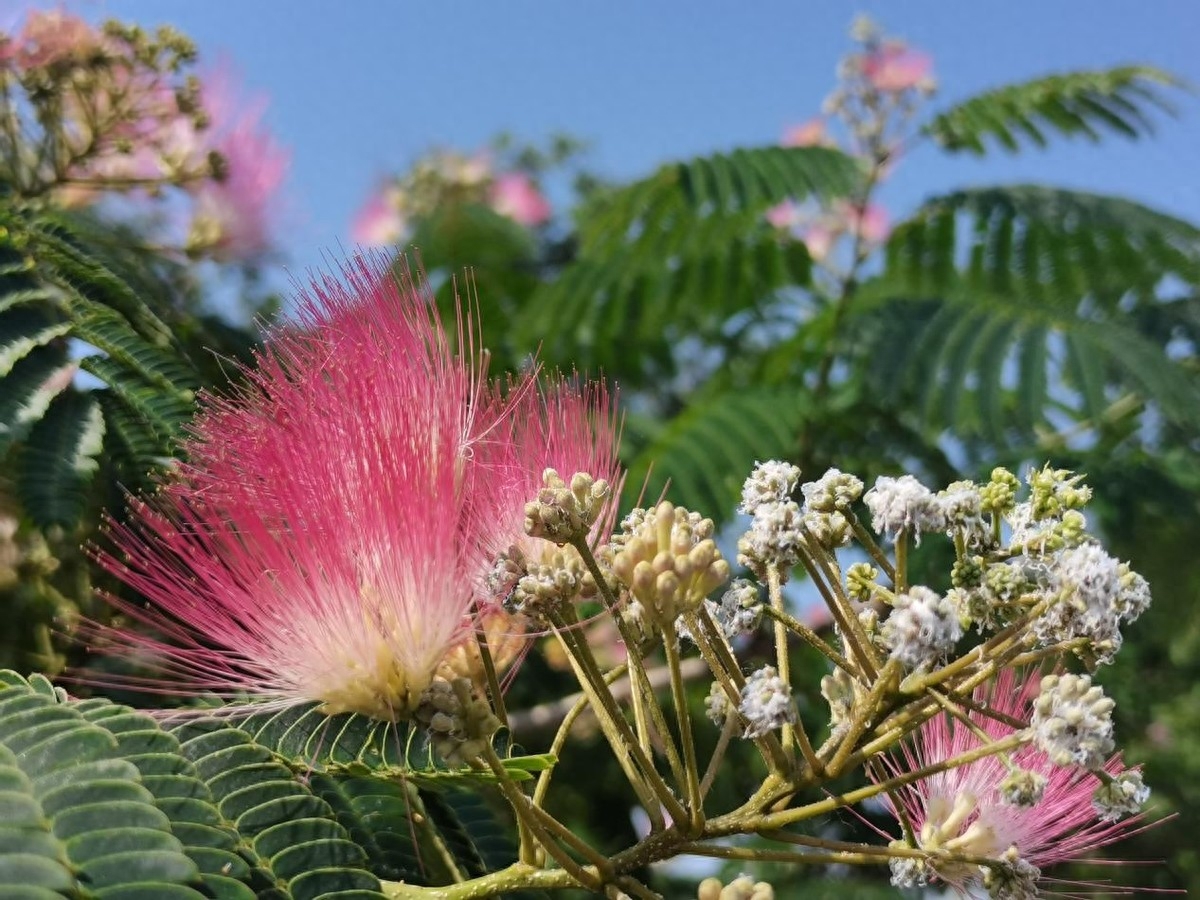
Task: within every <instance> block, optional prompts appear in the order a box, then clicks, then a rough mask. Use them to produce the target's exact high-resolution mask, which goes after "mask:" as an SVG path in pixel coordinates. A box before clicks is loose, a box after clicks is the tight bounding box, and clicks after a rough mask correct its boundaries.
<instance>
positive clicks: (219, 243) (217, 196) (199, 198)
mask: <svg viewBox="0 0 1200 900" xmlns="http://www.w3.org/2000/svg"><path fill="white" fill-rule="evenodd" d="M204 102H205V108H206V109H207V110H208V112H209V115H210V116H211V117H212V123H211V125H210V126H209V128H208V129H206V130H205V131H204V132H203V133H202V136H203V139H204V142H205V143H204V147H205V152H206V153H207V151H209V150H211V151H215V152H216V153H218V154H220V156H221V158H222V160H223V161H224V172H223V175H224V177H222V178H206V179H204V180H202V181H199V182H196V183H195V184H194V186H193V188H192V194H193V198H194V201H195V206H194V210H193V215H192V225H191V234H190V236H189V239H188V244H189V247H191V248H193V249H203V250H204V251H206V252H207V253H208V254H209V255H211V256H213V257H214V258H216V259H221V260H233V259H248V258H252V257H255V256H258V255H261V254H262V253H264V252H266V251H267V250H269V249H270V247H271V226H272V224H273V222H272V218H273V213H274V204H275V202H276V199H277V195H278V193H279V189H280V188H281V187H282V185H283V180H284V176H285V175H286V174H287V169H288V165H289V162H290V154H289V153H288V152H287V151H286V150H285V149H283V148H282V147H281V146H280V145H279V144H278V143H277V142H276V141H275V139H274V138H273V137H272V136H271V134H270V132H268V131H267V130H266V128H265V127H264V126H263V125H262V122H261V119H262V113H263V109H264V106H265V104H264V103H263V102H262V101H259V102H257V103H255V104H253V105H252V106H249V107H247V108H244V109H242V110H241V111H235V108H234V105H233V100H232V91H231V89H230V86H229V81H228V75H226V74H224V73H219V74H218V76H217V77H216V78H215V79H214V80H213V81H212V83H211V84H210V85H209V86H208V87H207V89H206V90H205V92H204Z"/></svg>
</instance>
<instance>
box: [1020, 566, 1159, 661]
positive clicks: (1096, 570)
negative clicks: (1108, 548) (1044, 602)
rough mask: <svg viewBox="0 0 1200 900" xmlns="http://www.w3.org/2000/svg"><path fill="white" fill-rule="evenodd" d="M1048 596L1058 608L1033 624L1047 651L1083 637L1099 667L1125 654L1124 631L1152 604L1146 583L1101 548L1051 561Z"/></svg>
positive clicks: (1054, 608)
mask: <svg viewBox="0 0 1200 900" xmlns="http://www.w3.org/2000/svg"><path fill="white" fill-rule="evenodd" d="M1048 590H1049V591H1051V592H1052V593H1053V595H1054V596H1055V597H1056V600H1055V602H1054V604H1053V605H1052V606H1051V607H1050V608H1049V609H1048V610H1046V612H1045V613H1044V614H1043V615H1041V616H1040V617H1039V618H1038V619H1037V621H1035V622H1034V625H1033V630H1034V634H1036V635H1037V638H1038V640H1039V641H1040V642H1041V643H1042V645H1043V646H1046V645H1049V644H1053V643H1058V642H1061V641H1069V640H1072V639H1074V638H1080V637H1084V638H1087V639H1088V641H1089V642H1090V646H1091V651H1092V655H1093V656H1094V658H1095V660H1096V661H1097V662H1100V663H1108V662H1112V659H1113V656H1114V655H1115V654H1116V652H1117V651H1118V650H1120V649H1121V642H1122V637H1121V625H1122V624H1125V623H1128V622H1132V621H1133V620H1134V619H1136V618H1137V617H1138V616H1140V615H1141V614H1142V612H1143V611H1145V609H1146V607H1147V606H1149V604H1150V590H1149V587H1148V586H1147V584H1146V580H1145V579H1144V578H1142V577H1141V576H1140V575H1138V574H1137V573H1136V572H1132V571H1130V569H1129V567H1128V566H1127V565H1124V564H1122V563H1120V562H1119V561H1118V560H1116V559H1114V558H1113V557H1111V556H1109V555H1108V554H1107V553H1105V552H1104V550H1103V549H1102V548H1101V547H1100V546H1099V545H1097V544H1090V543H1089V544H1080V545H1079V546H1076V547H1069V548H1067V549H1065V550H1062V551H1060V552H1059V553H1058V554H1057V555H1056V556H1055V557H1054V558H1053V559H1052V561H1051V563H1050V569H1049V585H1048Z"/></svg>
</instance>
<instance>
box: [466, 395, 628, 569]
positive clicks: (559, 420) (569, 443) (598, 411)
mask: <svg viewBox="0 0 1200 900" xmlns="http://www.w3.org/2000/svg"><path fill="white" fill-rule="evenodd" d="M509 393H510V394H511V395H512V398H513V399H512V401H511V402H512V404H513V410H514V411H513V416H512V419H511V420H510V425H509V427H508V429H506V430H505V431H503V432H497V433H495V434H494V435H492V440H491V441H489V443H488V444H487V445H485V446H483V447H481V448H480V450H479V453H480V454H481V458H482V459H484V460H486V462H487V463H488V465H489V466H490V467H491V468H492V469H493V470H495V471H496V472H498V473H500V477H499V479H498V480H497V481H496V482H495V484H494V485H493V486H494V487H495V488H496V496H494V497H492V498H491V507H490V508H484V509H483V510H482V512H483V514H484V518H483V519H482V520H481V523H480V525H479V530H480V532H481V533H483V534H488V535H491V536H492V537H491V540H492V542H493V545H492V546H493V551H494V552H493V555H495V554H499V553H501V552H503V551H505V550H507V549H508V548H509V547H510V546H513V545H515V546H517V547H519V548H520V549H521V550H522V551H523V552H524V553H525V555H526V557H527V558H529V559H539V558H540V557H541V556H542V555H543V554H544V553H548V552H553V551H555V550H556V549H557V548H556V547H555V546H554V545H553V544H551V543H550V542H549V541H545V540H542V539H540V538H531V537H529V536H528V535H526V534H525V511H524V505H523V504H522V505H521V507H520V508H519V510H518V509H515V508H514V507H513V506H512V504H511V502H510V500H509V498H511V497H512V496H524V497H526V498H527V499H533V498H534V497H536V496H537V493H538V491H539V490H540V489H541V488H542V473H543V472H545V470H546V469H554V470H555V471H556V472H557V473H558V474H559V476H560V477H561V478H562V479H563V480H564V481H568V482H569V481H570V480H571V476H573V475H574V474H575V473H576V472H585V473H587V474H588V475H590V476H592V478H593V479H596V480H600V479H603V480H604V481H607V482H608V483H609V484H610V485H611V487H612V496H613V498H614V501H613V502H610V503H609V505H608V508H607V510H606V513H605V514H604V515H602V516H601V517H600V518H599V519H598V520H597V521H596V523H595V525H594V526H593V527H592V540H593V543H594V544H601V543H604V542H605V541H606V540H608V537H609V536H610V534H611V531H612V526H613V517H614V516H615V514H616V503H615V497H616V495H617V493H618V492H619V489H620V484H621V475H620V464H619V462H618V460H617V444H618V443H619V433H620V427H619V424H618V421H617V416H616V411H615V409H614V403H613V398H612V396H611V395H610V394H609V392H608V390H607V388H606V387H605V386H604V384H603V383H600V382H596V383H587V382H583V381H582V380H580V379H567V378H564V377H562V376H552V377H549V378H546V379H544V380H543V383H542V384H540V385H539V384H535V383H532V382H529V381H526V382H525V383H519V384H517V385H515V386H512V387H511V388H510V390H509Z"/></svg>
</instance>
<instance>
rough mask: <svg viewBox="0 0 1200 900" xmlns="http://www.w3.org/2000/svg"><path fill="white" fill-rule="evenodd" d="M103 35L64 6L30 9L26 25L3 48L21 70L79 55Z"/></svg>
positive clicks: (97, 43) (95, 43)
mask: <svg viewBox="0 0 1200 900" xmlns="http://www.w3.org/2000/svg"><path fill="white" fill-rule="evenodd" d="M103 41H104V36H103V35H102V34H100V32H98V31H97V30H96V29H94V28H93V27H92V26H91V25H89V24H88V23H87V22H85V21H84V20H83V19H81V18H79V16H76V15H73V14H71V13H69V12H67V11H66V10H63V9H48V10H40V9H33V10H30V11H29V13H28V14H27V15H26V17H25V25H24V27H23V28H22V29H21V31H20V32H19V33H18V34H17V35H16V37H15V38H14V39H13V40H12V42H11V43H10V44H7V45H6V46H5V49H4V56H5V58H6V59H7V58H11V59H13V60H15V62H16V64H17V65H18V66H20V67H21V68H23V69H36V68H41V67H44V66H49V65H53V64H54V63H56V62H60V61H62V60H65V59H71V58H81V57H83V56H84V55H85V54H87V53H89V52H90V51H92V50H95V49H96V48H98V47H100V46H101V44H102V43H103Z"/></svg>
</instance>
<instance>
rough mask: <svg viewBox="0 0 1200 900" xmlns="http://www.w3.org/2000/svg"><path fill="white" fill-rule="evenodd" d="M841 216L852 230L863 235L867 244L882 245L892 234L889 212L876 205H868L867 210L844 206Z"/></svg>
mask: <svg viewBox="0 0 1200 900" xmlns="http://www.w3.org/2000/svg"><path fill="white" fill-rule="evenodd" d="M841 215H843V216H844V217H845V219H846V220H847V222H848V223H849V227H850V230H851V231H852V232H857V233H858V234H860V235H862V239H863V240H864V241H865V242H866V243H867V244H881V243H883V242H884V241H886V240H887V236H888V235H889V234H890V233H891V223H890V222H889V221H888V214H887V210H885V209H884V208H883V207H882V206H879V205H878V204H876V203H871V204H868V205H867V207H866V208H865V209H862V210H859V209H857V208H855V207H852V206H849V205H848V204H847V205H844V206H843V207H842V208H841Z"/></svg>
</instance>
